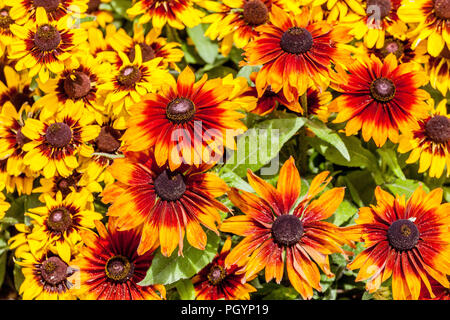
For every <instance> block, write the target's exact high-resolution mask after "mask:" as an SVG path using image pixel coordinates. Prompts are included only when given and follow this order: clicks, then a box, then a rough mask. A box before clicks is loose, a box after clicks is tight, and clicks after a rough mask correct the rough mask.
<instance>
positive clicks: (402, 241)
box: [387, 219, 420, 251]
mask: <svg viewBox="0 0 450 320" xmlns="http://www.w3.org/2000/svg"><path fill="white" fill-rule="evenodd" d="M387 237H388V241H389V243H390V245H391V246H392V247H393V248H394V249H397V250H399V251H403V250H411V249H413V248H414V247H415V246H416V244H417V242H418V241H419V237H420V233H419V229H418V228H417V226H416V225H415V224H414V222H412V221H410V220H408V219H400V220H397V221H394V222H393V223H392V224H391V225H390V227H389V229H388V232H387Z"/></svg>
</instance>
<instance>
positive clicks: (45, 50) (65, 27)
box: [9, 7, 87, 82]
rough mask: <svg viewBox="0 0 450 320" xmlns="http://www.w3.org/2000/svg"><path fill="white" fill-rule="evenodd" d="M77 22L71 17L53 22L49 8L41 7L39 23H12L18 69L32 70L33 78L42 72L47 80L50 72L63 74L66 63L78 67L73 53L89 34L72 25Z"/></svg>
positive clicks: (14, 57)
mask: <svg viewBox="0 0 450 320" xmlns="http://www.w3.org/2000/svg"><path fill="white" fill-rule="evenodd" d="M73 23H75V21H69V18H68V16H66V17H64V18H61V19H60V20H58V21H49V19H48V17H47V14H46V13H45V9H44V8H42V7H38V8H37V10H36V22H33V21H29V22H28V23H27V24H25V25H24V26H19V25H16V24H14V25H12V26H11V27H10V29H11V31H12V33H13V34H14V35H15V36H16V39H15V40H14V41H13V42H12V43H11V51H10V54H9V58H10V59H13V60H17V63H16V65H15V68H16V70H17V71H22V70H28V76H29V77H30V78H32V77H34V76H35V75H37V74H38V75H39V79H40V80H41V81H42V82H46V81H47V80H48V79H49V77H50V72H52V73H54V74H59V73H61V72H62V71H63V70H64V66H72V67H75V66H76V65H77V61H76V59H75V58H74V56H73V54H74V53H75V52H76V51H77V50H81V49H80V48H81V47H82V46H83V45H84V43H85V41H86V38H87V34H86V32H85V30H83V29H75V28H71V25H73Z"/></svg>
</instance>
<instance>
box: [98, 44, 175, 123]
mask: <svg viewBox="0 0 450 320" xmlns="http://www.w3.org/2000/svg"><path fill="white" fill-rule="evenodd" d="M118 54H119V57H120V59H121V60H122V61H121V63H118V64H114V65H113V66H112V67H113V68H112V70H111V72H110V73H107V74H103V75H102V77H101V81H102V84H100V85H98V90H99V93H100V94H101V95H104V96H105V97H106V98H105V104H106V105H107V106H110V110H111V112H112V114H113V115H115V116H119V115H122V116H127V114H126V113H127V112H129V108H130V106H131V105H133V104H136V103H139V102H141V100H142V96H144V95H145V94H147V93H148V92H154V91H156V90H157V89H158V88H159V87H160V86H161V85H162V83H163V82H164V79H165V78H167V77H168V76H169V73H168V71H167V70H165V69H163V68H162V67H161V66H159V64H160V61H161V60H162V58H155V59H151V60H148V61H146V62H144V60H143V56H142V50H141V47H140V46H139V45H136V46H135V56H134V57H133V58H134V59H133V60H130V59H129V58H128V56H127V55H126V54H125V53H123V52H119V53H118ZM124 113H125V115H124Z"/></svg>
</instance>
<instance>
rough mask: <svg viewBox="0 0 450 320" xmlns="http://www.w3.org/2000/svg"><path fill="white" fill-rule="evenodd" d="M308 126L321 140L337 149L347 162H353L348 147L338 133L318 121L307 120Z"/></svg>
mask: <svg viewBox="0 0 450 320" xmlns="http://www.w3.org/2000/svg"><path fill="white" fill-rule="evenodd" d="M306 126H307V127H308V128H309V129H310V130H311V131H312V132H314V134H315V135H316V136H317V137H318V138H319V139H321V140H323V141H325V142H328V143H329V144H331V145H332V146H333V147H335V148H336V150H338V151H339V152H340V154H341V155H342V156H343V157H344V159H345V160H347V161H350V160H351V158H350V153H349V151H348V149H347V146H346V145H345V143H344V141H342V138H341V137H340V136H339V134H338V133H337V132H335V131H334V130H332V129H330V128H328V127H327V126H326V125H325V124H324V123H323V122H321V121H318V120H307V121H306Z"/></svg>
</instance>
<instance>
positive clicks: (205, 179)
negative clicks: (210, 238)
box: [102, 155, 228, 256]
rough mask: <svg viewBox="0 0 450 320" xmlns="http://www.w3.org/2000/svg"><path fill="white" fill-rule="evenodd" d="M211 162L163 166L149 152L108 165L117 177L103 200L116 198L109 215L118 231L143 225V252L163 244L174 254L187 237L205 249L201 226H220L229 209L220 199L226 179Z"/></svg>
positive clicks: (167, 252) (164, 251)
mask: <svg viewBox="0 0 450 320" xmlns="http://www.w3.org/2000/svg"><path fill="white" fill-rule="evenodd" d="M210 168H211V166H200V167H199V168H196V167H194V166H182V167H179V168H178V169H177V170H176V171H171V170H169V168H168V167H167V166H164V167H159V166H157V165H156V162H155V161H154V160H153V159H152V158H149V157H148V156H144V155H139V156H138V157H137V158H135V159H127V158H125V159H116V160H114V163H113V164H112V165H111V166H110V167H109V168H108V170H109V171H110V172H111V174H112V175H113V176H114V178H116V179H117V181H116V182H115V183H114V184H112V185H110V186H107V187H106V188H105V190H104V191H103V194H102V195H103V199H102V201H103V202H104V203H112V204H111V206H110V207H109V210H108V215H109V216H110V217H117V226H118V228H119V230H129V229H133V228H137V227H142V228H143V230H142V237H141V241H140V243H139V247H138V249H137V252H138V254H140V255H141V254H143V253H145V252H147V251H149V250H152V249H155V248H156V247H157V246H158V245H159V244H160V245H161V253H162V254H163V255H165V256H170V255H171V254H172V252H173V251H174V250H175V248H176V247H177V246H178V247H179V249H178V254H179V255H181V254H182V252H183V239H184V235H185V233H186V237H187V241H188V242H189V244H190V245H192V246H193V247H195V248H197V249H200V250H203V249H205V246H206V240H207V239H206V233H205V232H204V231H203V229H202V227H201V225H203V226H205V227H206V228H208V229H210V230H212V231H214V232H216V233H217V232H218V231H217V224H219V223H220V222H221V217H220V214H219V212H220V211H223V212H228V208H227V207H226V206H224V205H223V204H222V203H221V202H219V201H218V200H216V199H215V198H217V197H219V196H221V195H223V194H224V193H225V192H226V191H227V185H226V184H225V182H224V181H223V180H221V179H220V178H219V177H218V176H216V175H215V174H213V173H207V172H205V171H206V170H208V169H210Z"/></svg>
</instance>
